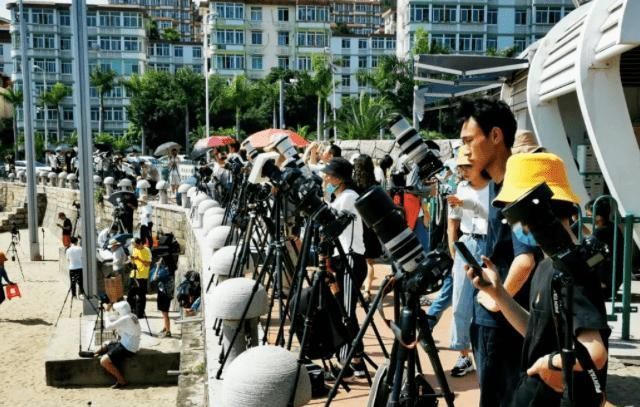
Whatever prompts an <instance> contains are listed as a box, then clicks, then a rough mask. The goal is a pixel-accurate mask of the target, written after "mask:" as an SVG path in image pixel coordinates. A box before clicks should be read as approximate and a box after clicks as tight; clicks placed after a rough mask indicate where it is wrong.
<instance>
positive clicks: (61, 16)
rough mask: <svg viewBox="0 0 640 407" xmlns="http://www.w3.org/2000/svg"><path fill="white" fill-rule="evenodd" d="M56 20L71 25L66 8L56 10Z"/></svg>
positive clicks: (61, 23)
mask: <svg viewBox="0 0 640 407" xmlns="http://www.w3.org/2000/svg"><path fill="white" fill-rule="evenodd" d="M58 21H60V25H64V26H69V25H71V15H70V14H69V11H68V10H60V11H58Z"/></svg>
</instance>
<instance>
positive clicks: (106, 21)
mask: <svg viewBox="0 0 640 407" xmlns="http://www.w3.org/2000/svg"><path fill="white" fill-rule="evenodd" d="M99 16H100V27H120V13H119V12H117V11H113V12H108V11H101V12H100V14H99Z"/></svg>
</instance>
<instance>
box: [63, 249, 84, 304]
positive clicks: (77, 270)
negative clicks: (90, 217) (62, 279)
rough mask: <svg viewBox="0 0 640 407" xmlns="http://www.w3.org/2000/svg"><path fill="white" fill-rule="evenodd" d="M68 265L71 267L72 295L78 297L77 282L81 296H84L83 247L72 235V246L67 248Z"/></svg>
mask: <svg viewBox="0 0 640 407" xmlns="http://www.w3.org/2000/svg"><path fill="white" fill-rule="evenodd" d="M66 256H67V265H68V268H69V280H70V283H71V288H70V290H71V297H72V298H76V284H77V285H78V291H79V292H80V295H81V296H84V285H83V284H82V248H81V247H80V246H78V238H77V237H75V236H72V237H71V246H69V248H68V249H67V252H66Z"/></svg>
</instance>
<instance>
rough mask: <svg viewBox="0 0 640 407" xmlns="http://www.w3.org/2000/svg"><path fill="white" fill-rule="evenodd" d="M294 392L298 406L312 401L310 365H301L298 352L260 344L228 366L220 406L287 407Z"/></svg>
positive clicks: (295, 406)
mask: <svg viewBox="0 0 640 407" xmlns="http://www.w3.org/2000/svg"><path fill="white" fill-rule="evenodd" d="M298 369H299V370H298ZM296 377H297V383H296ZM294 392H295V393H294ZM292 394H293V395H294V397H293V406H294V407H300V406H304V405H305V404H307V403H308V402H309V401H310V400H311V381H310V380H309V374H308V373H307V369H306V367H304V365H303V366H299V365H298V357H297V355H295V354H294V353H292V352H290V351H288V350H286V349H284V348H281V347H279V346H272V345H269V346H258V347H255V348H251V349H248V350H247V351H246V352H244V353H243V354H241V355H240V356H238V357H237V358H236V359H235V360H234V361H233V363H232V364H231V365H229V366H228V367H227V368H226V369H225V375H224V382H222V392H221V395H220V407H237V406H242V407H263V406H273V407H275V406H279V407H284V406H287V405H289V399H290V397H291V395H292Z"/></svg>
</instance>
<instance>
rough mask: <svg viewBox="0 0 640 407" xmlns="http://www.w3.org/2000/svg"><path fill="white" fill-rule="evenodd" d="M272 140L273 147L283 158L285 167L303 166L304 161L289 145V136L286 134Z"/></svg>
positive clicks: (291, 145) (290, 144)
mask: <svg viewBox="0 0 640 407" xmlns="http://www.w3.org/2000/svg"><path fill="white" fill-rule="evenodd" d="M273 139H274V144H273V147H274V148H275V149H276V150H277V151H278V152H279V153H280V154H282V155H283V156H284V157H285V163H284V166H285V167H296V168H302V167H303V166H304V161H303V160H302V158H301V157H300V155H299V154H298V152H297V151H296V148H295V147H294V146H293V144H292V143H291V140H290V139H289V136H287V135H286V134H280V135H277V136H275V137H274V138H273Z"/></svg>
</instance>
